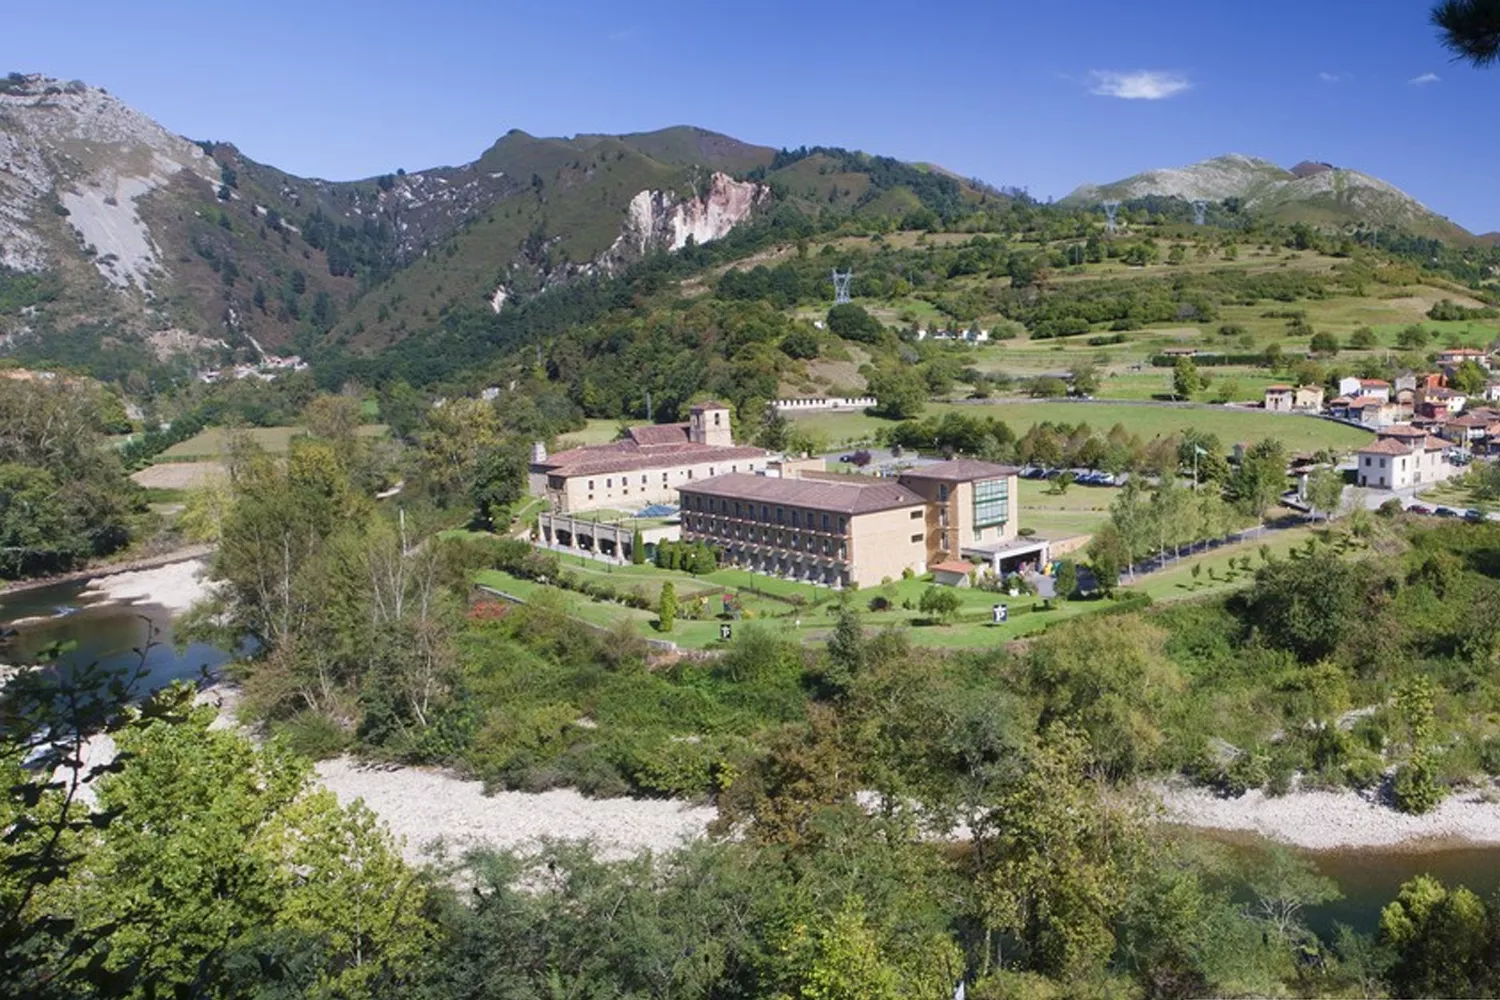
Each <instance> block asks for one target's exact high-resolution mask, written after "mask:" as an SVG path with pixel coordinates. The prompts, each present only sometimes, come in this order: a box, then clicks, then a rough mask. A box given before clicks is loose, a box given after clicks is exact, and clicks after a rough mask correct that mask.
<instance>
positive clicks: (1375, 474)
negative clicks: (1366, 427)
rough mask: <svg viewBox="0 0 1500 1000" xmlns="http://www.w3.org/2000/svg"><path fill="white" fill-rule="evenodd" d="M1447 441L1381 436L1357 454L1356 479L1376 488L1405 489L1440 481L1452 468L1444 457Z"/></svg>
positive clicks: (1426, 437) (1446, 476)
mask: <svg viewBox="0 0 1500 1000" xmlns="http://www.w3.org/2000/svg"><path fill="white" fill-rule="evenodd" d="M1447 447H1448V445H1447V442H1445V441H1442V440H1440V439H1439V438H1435V437H1430V436H1424V437H1423V438H1422V439H1421V440H1401V439H1398V438H1394V437H1382V438H1379V439H1377V440H1376V441H1375V442H1374V443H1373V444H1368V445H1366V446H1365V447H1363V448H1361V449H1360V450H1359V451H1358V452H1357V453H1356V455H1355V478H1356V482H1358V483H1359V485H1360V486H1365V487H1369V488H1370V489H1376V490H1404V489H1410V488H1411V487H1413V486H1420V485H1422V484H1424V483H1435V482H1440V481H1441V480H1444V479H1446V478H1448V476H1449V474H1450V473H1451V472H1452V471H1453V466H1452V465H1450V464H1449V463H1448V461H1447V459H1446V458H1445V457H1444V450H1445V449H1446V448H1447Z"/></svg>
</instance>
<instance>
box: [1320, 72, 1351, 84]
mask: <svg viewBox="0 0 1500 1000" xmlns="http://www.w3.org/2000/svg"><path fill="white" fill-rule="evenodd" d="M1318 79H1319V80H1322V81H1323V82H1324V83H1343V82H1344V81H1345V80H1348V79H1350V77H1348V76H1346V75H1345V74H1343V73H1329V72H1327V71H1326V70H1325V71H1324V72H1322V73H1319V74H1318Z"/></svg>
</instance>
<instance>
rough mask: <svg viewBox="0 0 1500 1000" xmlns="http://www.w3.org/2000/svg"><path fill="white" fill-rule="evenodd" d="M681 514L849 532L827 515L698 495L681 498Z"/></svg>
mask: <svg viewBox="0 0 1500 1000" xmlns="http://www.w3.org/2000/svg"><path fill="white" fill-rule="evenodd" d="M682 507H683V510H695V511H700V512H702V513H705V514H722V515H724V516H725V517H737V518H740V519H741V520H746V521H760V522H762V523H764V524H787V525H791V526H792V527H793V528H810V529H813V530H815V531H830V532H834V533H836V534H840V535H842V534H844V532H845V531H846V530H847V529H848V524H849V519H848V518H847V517H840V516H838V515H835V514H829V513H828V512H827V511H812V510H802V509H800V508H796V507H792V508H787V507H779V506H778V507H773V506H771V505H770V504H760V505H756V504H753V503H748V502H745V503H742V502H740V501H739V500H723V499H720V498H718V497H705V496H700V495H697V494H691V493H689V494H684V495H683V498H682ZM757 514H758V515H759V516H757ZM912 516H913V517H921V516H922V512H921V511H920V510H919V511H916V512H914V513H913V514H912Z"/></svg>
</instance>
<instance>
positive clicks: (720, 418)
mask: <svg viewBox="0 0 1500 1000" xmlns="http://www.w3.org/2000/svg"><path fill="white" fill-rule="evenodd" d="M688 437H689V438H690V439H691V440H692V441H693V443H694V444H709V445H713V446H714V447H716V448H728V447H729V446H731V445H733V444H734V434H733V432H732V431H731V430H730V428H729V407H727V406H725V405H724V404H723V403H720V402H715V401H710V402H707V403H699V404H698V405H697V406H694V407H693V410H692V414H691V417H690V419H689V423H688Z"/></svg>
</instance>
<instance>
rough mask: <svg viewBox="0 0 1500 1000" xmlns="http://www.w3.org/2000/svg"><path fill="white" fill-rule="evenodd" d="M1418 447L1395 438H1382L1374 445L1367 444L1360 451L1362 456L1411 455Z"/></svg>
mask: <svg viewBox="0 0 1500 1000" xmlns="http://www.w3.org/2000/svg"><path fill="white" fill-rule="evenodd" d="M1415 447H1416V445H1415V444H1414V443H1412V444H1408V443H1407V442H1405V441H1398V440H1396V439H1395V438H1381V439H1380V440H1378V441H1376V442H1375V443H1374V444H1367V445H1365V446H1364V447H1363V448H1361V449H1359V454H1361V455H1410V454H1411V453H1412V450H1413V449H1414V448H1415Z"/></svg>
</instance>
